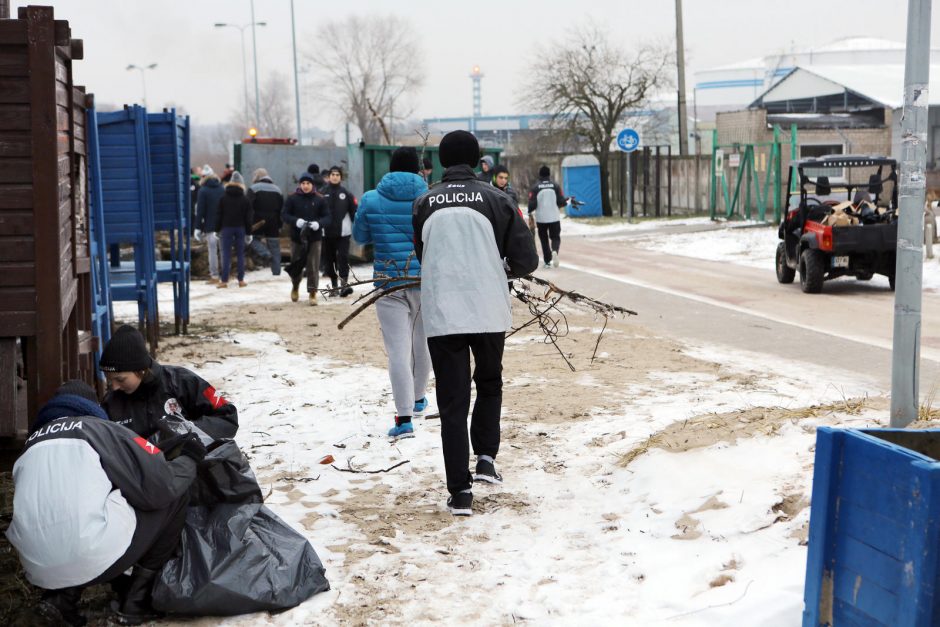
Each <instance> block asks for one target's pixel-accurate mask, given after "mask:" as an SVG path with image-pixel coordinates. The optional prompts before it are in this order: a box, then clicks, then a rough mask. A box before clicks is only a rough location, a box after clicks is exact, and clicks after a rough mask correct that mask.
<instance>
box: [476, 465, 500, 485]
mask: <svg viewBox="0 0 940 627" xmlns="http://www.w3.org/2000/svg"><path fill="white" fill-rule="evenodd" d="M473 480H474V481H482V482H484V483H494V484H497V485H498V484H501V483H502V482H503V476H502V475H501V474H499V473H498V472H496V466H495V465H493V462H491V461H488V460H485V459H478V460H477V469H476V472H474V473H473Z"/></svg>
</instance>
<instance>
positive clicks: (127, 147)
mask: <svg viewBox="0 0 940 627" xmlns="http://www.w3.org/2000/svg"><path fill="white" fill-rule="evenodd" d="M97 118H98V143H99V155H100V165H101V185H102V199H103V207H104V223H105V238H106V240H107V243H108V244H110V245H113V246H112V248H111V254H112V259H111V276H110V281H111V297H112V299H113V300H133V301H137V314H138V322H139V324H140V326H141V327H142V328H143V329H144V330H145V333H146V335H147V338H148V339H149V341H150V348H151V350H152V351H155V350H156V346H157V340H158V337H159V317H158V314H157V268H156V259H155V242H154V228H155V227H154V213H153V192H152V189H153V183H152V181H151V175H150V150H149V148H148V146H149V133H148V129H147V112H146V110H145V109H144V108H143V107H140V106H137V105H131V106H127V107H125V108H124V110H123V111H114V112H110V113H99V114H98V116H97ZM119 244H131V245H133V247H134V261H133V263H121V262H120V260H119V259H117V258H116V256H115V252H116V248H117V245H119Z"/></svg>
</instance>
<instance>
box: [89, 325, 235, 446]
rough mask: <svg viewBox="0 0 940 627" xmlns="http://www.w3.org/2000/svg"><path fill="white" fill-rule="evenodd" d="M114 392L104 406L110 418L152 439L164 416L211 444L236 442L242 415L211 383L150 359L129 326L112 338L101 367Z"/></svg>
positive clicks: (122, 328)
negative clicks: (197, 432)
mask: <svg viewBox="0 0 940 627" xmlns="http://www.w3.org/2000/svg"><path fill="white" fill-rule="evenodd" d="M99 365H100V367H101V370H102V371H103V372H104V373H105V374H106V375H107V377H108V385H109V386H110V387H111V391H110V392H108V395H107V396H105V397H104V401H102V406H103V407H104V409H105V411H106V412H107V414H108V417H109V418H110V419H111V420H112V421H114V422H117V423H119V424H122V425H124V426H125V427H127V428H128V429H130V430H131V431H133V432H135V433H136V434H137V435H142V436H143V437H145V438H150V437H151V436H153V435H154V434H155V433H157V431H158V430H159V425H160V419H161V418H163V417H164V416H173V417H176V418H185V419H186V420H189V421H191V422H192V423H193V424H195V425H196V426H197V427H199V428H200V429H201V430H202V431H204V432H205V433H206V434H207V435H209V436H210V437H212V438H213V439H216V440H218V439H221V438H233V437H235V432H236V431H238V410H237V409H236V408H235V405H233V404H231V403H230V402H228V401H227V400H226V399H225V397H224V396H222V393H221V392H219V391H218V390H216V389H215V388H214V387H212V385H210V384H209V382H208V381H206V380H205V379H203V378H202V377H200V376H199V375H197V374H196V373H194V372H192V371H191V370H187V369H186V368H183V367H181V366H163V365H161V364H158V363H157V362H156V361H154V360H153V359H152V358H151V357H150V353H148V352H147V345H146V343H145V342H144V336H143V335H141V334H140V331H138V330H137V329H135V328H134V327H132V326H130V325H128V324H125V325H123V326H121V327H120V328H118V330H117V331H115V332H114V335H112V336H111V340H110V341H109V342H108V343H107V345H106V346H105V347H104V350H103V351H102V352H101V360H100V363H99Z"/></svg>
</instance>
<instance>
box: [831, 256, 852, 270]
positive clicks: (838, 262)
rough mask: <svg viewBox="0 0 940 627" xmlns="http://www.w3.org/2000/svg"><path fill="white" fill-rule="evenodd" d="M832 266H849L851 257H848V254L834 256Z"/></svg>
mask: <svg viewBox="0 0 940 627" xmlns="http://www.w3.org/2000/svg"><path fill="white" fill-rule="evenodd" d="M832 267H833V268H848V267H849V258H848V256H841V257H833V258H832Z"/></svg>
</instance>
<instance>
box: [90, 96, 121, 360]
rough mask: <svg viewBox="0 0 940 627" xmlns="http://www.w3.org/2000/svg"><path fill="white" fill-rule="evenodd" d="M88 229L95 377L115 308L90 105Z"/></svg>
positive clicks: (95, 125)
mask: <svg viewBox="0 0 940 627" xmlns="http://www.w3.org/2000/svg"><path fill="white" fill-rule="evenodd" d="M85 115H86V117H87V124H86V126H85V128H86V129H87V137H86V142H87V152H88V196H89V201H90V202H89V212H88V214H89V219H88V231H89V239H90V240H91V291H92V312H91V324H92V335H94V336H95V337H96V338H98V341H97V343H96V347H95V351H94V361H95V376H96V377H99V378H100V377H101V370H100V368H99V365H98V362H99V360H100V359H101V351H102V349H103V348H104V345H105V344H107V343H108V340H110V339H111V324H112V322H113V320H114V310H113V308H112V306H111V281H110V277H109V276H108V275H109V273H108V245H107V239H106V237H105V222H104V202H103V200H102V186H101V161H100V158H99V147H98V119H97V113H96V111H95V108H94V107H93V106H92V107H88V109H87V110H86V112H85Z"/></svg>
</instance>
